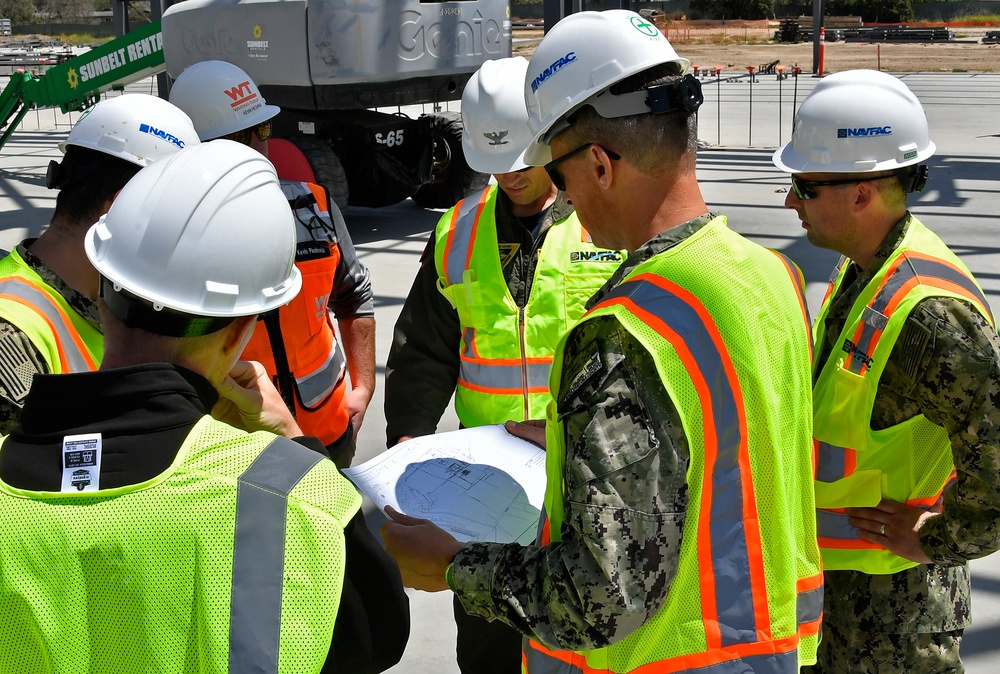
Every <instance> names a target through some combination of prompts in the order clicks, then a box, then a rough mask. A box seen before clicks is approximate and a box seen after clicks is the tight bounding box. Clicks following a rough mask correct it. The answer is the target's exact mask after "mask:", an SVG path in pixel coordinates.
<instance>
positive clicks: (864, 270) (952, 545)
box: [774, 70, 1000, 674]
mask: <svg viewBox="0 0 1000 674" xmlns="http://www.w3.org/2000/svg"><path fill="white" fill-rule="evenodd" d="M934 151H935V146H934V143H933V142H931V139H930V135H929V131H928V125H927V117H926V116H925V114H924V110H923V108H922V106H921V105H920V101H918V100H917V98H916V96H914V95H913V93H912V92H911V91H910V90H909V89H908V88H907V87H906V85H905V84H903V83H902V82H901V81H899V80H898V79H896V78H895V77H892V76H891V75H888V74H885V73H880V72H874V71H868V70H854V71H847V72H843V73H837V74H835V75H830V76H829V77H826V78H824V79H823V80H822V81H821V82H820V83H819V84H817V85H816V88H815V89H814V90H813V92H812V93H811V94H810V95H809V96H808V97H807V98H806V100H804V101H803V102H802V106H801V107H800V108H799V111H798V113H797V114H796V118H795V127H794V131H793V134H792V139H791V141H790V142H789V143H788V144H787V145H785V146H784V147H782V148H781V149H780V150H778V151H777V152H776V153H775V154H774V163H775V165H776V166H778V168H780V169H782V170H784V171H788V172H789V173H791V174H792V187H791V189H790V190H789V191H788V195H787V197H786V198H785V207H786V208H790V209H793V210H794V211H795V213H796V215H798V217H799V219H800V220H801V221H802V227H803V228H804V229H805V231H806V236H807V237H808V239H809V241H810V242H811V243H812V244H813V245H815V246H819V247H821V248H828V249H830V250H834V251H836V252H838V253H840V254H841V255H842V256H843V257H842V258H841V260H840V263H839V265H838V266H837V269H836V270H835V272H834V274H833V276H831V282H830V287H829V289H828V290H827V293H826V297H825V299H824V301H823V306H822V309H821V310H820V312H819V315H818V316H817V318H816V322H815V326H814V328H813V333H814V335H815V354H816V360H815V363H814V365H813V380H814V392H813V395H814V398H815V411H816V412H815V419H814V432H815V438H816V441H817V447H818V465H817V475H816V504H817V506H818V507H820V508H821V509H820V510H818V511H817V518H818V533H819V544H820V549H821V551H822V554H823V568H824V572H825V581H826V606H825V610H824V625H823V641H822V643H821V645H820V649H819V663H818V664H817V666H816V667H814V668H813V670H812V671H814V672H838V673H839V672H878V673H879V674H884V673H889V674H891V673H893V672H900V673H902V672H906V673H907V674H924V673H928V672H962V671H964V669H963V667H962V662H961V659H960V657H959V645H960V644H961V641H962V632H963V629H964V628H965V627H967V626H968V625H969V622H970V620H971V611H970V592H971V589H970V584H969V567H968V560H970V559H975V558H977V557H982V556H984V555H987V554H989V553H991V552H993V551H995V550H996V549H997V548H998V547H1000V497H998V496H997V494H998V487H1000V412H998V410H997V403H998V401H1000V366H998V363H1000V340H998V338H997V333H996V328H995V325H996V324H995V322H994V318H993V315H992V314H991V312H990V308H989V306H988V305H987V302H986V299H985V297H984V296H983V291H982V289H981V288H980V286H979V284H978V283H977V282H976V280H975V279H974V278H973V276H972V274H971V273H970V272H969V270H968V268H967V267H966V266H965V265H964V264H963V263H962V261H961V260H960V259H959V258H958V257H957V256H956V255H955V254H954V253H953V252H952V251H951V250H950V249H949V248H948V247H947V246H946V245H945V244H944V243H943V242H942V241H941V239H939V238H938V237H937V235H935V234H934V233H933V232H931V231H930V230H929V229H927V228H926V227H925V226H924V225H923V224H922V223H921V222H920V221H919V220H918V219H917V218H916V217H914V216H913V215H912V214H911V213H910V212H909V211H908V210H907V207H906V195H907V193H912V192H916V191H919V190H920V189H921V188H922V187H923V185H924V182H925V180H926V178H927V166H926V164H925V163H924V162H926V161H927V159H928V158H930V157H931V156H932V155H933V154H934Z"/></svg>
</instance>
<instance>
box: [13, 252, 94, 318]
mask: <svg viewBox="0 0 1000 674" xmlns="http://www.w3.org/2000/svg"><path fill="white" fill-rule="evenodd" d="M35 241H36V239H25V240H24V241H22V242H21V243H19V244H17V254H18V255H20V256H21V259H22V260H24V263H25V264H26V265H28V267H30V268H31V270H32V271H33V272H35V273H36V274H38V275H39V276H41V277H42V280H44V281H45V283H47V284H48V285H49V287H51V288H52V289H53V290H55V291H56V292H57V293H59V294H60V295H62V298H63V299H64V300H66V304H68V305H69V306H70V307H72V308H73V310H74V311H76V312H77V313H78V314H80V315H81V316H83V317H84V318H85V319H86V320H87V321H88V322H89V323H90V324H91V325H93V326H94V327H95V328H98V329H100V327H101V317H100V314H99V313H98V311H97V305H96V304H95V303H94V302H91V301H90V299H89V298H88V297H87V296H86V295H84V294H83V293H80V292H77V291H76V290H74V289H73V288H70V287H69V285H67V283H66V282H65V281H63V280H62V278H60V277H59V275H58V274H56V273H55V272H54V271H52V270H51V269H50V268H49V266H48V265H46V264H45V263H44V262H42V261H41V260H40V259H39V258H38V256H37V255H35V254H34V253H32V252H31V251H30V250H29V249H28V246H30V245H31V244H33V243H34V242H35Z"/></svg>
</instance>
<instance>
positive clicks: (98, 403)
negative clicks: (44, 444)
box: [11, 363, 219, 438]
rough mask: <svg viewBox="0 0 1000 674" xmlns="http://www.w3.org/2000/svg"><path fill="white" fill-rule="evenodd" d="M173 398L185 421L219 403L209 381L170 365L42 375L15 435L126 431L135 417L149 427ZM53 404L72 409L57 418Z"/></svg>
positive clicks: (61, 409)
mask: <svg viewBox="0 0 1000 674" xmlns="http://www.w3.org/2000/svg"><path fill="white" fill-rule="evenodd" d="M170 396H177V400H176V402H173V403H170V406H169V409H172V410H173V413H174V414H176V415H177V416H179V417H183V418H184V420H185V421H188V420H189V419H190V420H197V419H199V418H201V417H202V416H203V415H205V414H208V413H209V412H210V411H211V409H212V407H213V406H214V405H215V403H216V402H217V401H218V399H219V394H218V392H217V391H216V390H215V388H214V387H213V386H212V384H211V383H210V382H209V381H208V380H207V379H205V378H204V377H202V376H201V375H199V374H196V373H195V372H192V371H191V370H187V369H185V368H183V367H179V366H176V365H171V364H168V363H147V364H143V365H132V366H129V367H122V368H113V369H110V370H98V371H96V372H78V373H73V374H58V375H56V374H39V375H36V376H35V379H34V383H33V384H32V386H31V390H30V391H29V392H28V397H27V398H26V399H25V402H24V411H23V412H22V415H21V422H20V424H19V425H18V426H17V427H16V428H15V429H14V431H13V432H12V433H11V435H12V436H23V435H30V436H35V437H41V438H44V437H45V436H50V435H51V436H53V437H54V436H57V435H62V434H63V433H64V432H66V431H67V430H68V429H73V430H74V432H76V433H88V432H91V431H95V432H97V431H101V429H102V428H104V427H105V426H107V425H109V424H111V425H114V426H116V427H117V428H121V429H125V428H127V427H128V426H129V421H128V419H129V418H137V419H138V418H139V417H141V418H142V419H143V423H145V422H146V420H148V418H149V417H148V415H149V414H150V413H153V414H156V415H161V416H165V410H167V409H168V406H167V398H168V397H170ZM53 401H60V402H61V403H67V404H66V405H65V406H63V405H60V407H59V413H58V414H54V413H53V410H52V404H53ZM68 401H73V402H72V403H71V404H70V403H69V402H68Z"/></svg>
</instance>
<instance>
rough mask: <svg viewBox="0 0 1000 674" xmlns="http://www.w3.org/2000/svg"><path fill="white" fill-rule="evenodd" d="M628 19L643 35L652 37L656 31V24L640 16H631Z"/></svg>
mask: <svg viewBox="0 0 1000 674" xmlns="http://www.w3.org/2000/svg"><path fill="white" fill-rule="evenodd" d="M629 21H631V22H632V25H633V26H635V29H636V30H637V31H639V32H640V33H642V34H643V35H648V36H650V37H653V36H654V35H656V33H657V30H656V26H654V25H653V24H651V23H650V22H648V21H646V20H644V19H643V18H642V17H639V16H633V17H631V18H630V19H629Z"/></svg>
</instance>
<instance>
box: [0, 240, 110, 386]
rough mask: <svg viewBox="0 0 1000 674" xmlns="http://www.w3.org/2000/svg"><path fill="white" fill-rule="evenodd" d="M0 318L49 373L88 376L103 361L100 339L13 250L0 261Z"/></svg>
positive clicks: (95, 329) (102, 338)
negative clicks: (18, 333) (26, 341)
mask: <svg viewBox="0 0 1000 674" xmlns="http://www.w3.org/2000/svg"><path fill="white" fill-rule="evenodd" d="M0 318H3V319H4V320H5V321H7V322H8V323H10V324H11V325H14V326H16V327H17V328H18V329H19V330H21V332H23V333H24V334H25V335H27V337H28V339H29V340H31V343H32V344H33V345H34V346H35V348H36V349H37V350H38V352H39V353H40V354H41V356H42V358H44V359H45V364H46V366H48V369H49V372H50V373H52V374H62V373H66V372H92V371H94V370H96V369H97V368H98V366H99V365H100V364H101V359H102V358H103V357H104V336H103V335H102V334H101V332H100V331H99V330H98V329H97V328H95V327H94V326H93V324H91V323H90V322H89V321H87V320H86V319H85V318H84V317H83V316H81V315H80V314H78V313H77V312H76V311H74V310H73V309H72V308H71V307H70V306H69V304H67V302H66V300H65V299H63V296H62V295H60V294H59V293H58V292H56V291H55V290H53V289H52V287H51V286H49V285H48V283H46V282H45V280H44V279H43V278H42V277H41V276H39V275H38V274H37V273H36V272H35V271H34V270H33V269H32V268H31V267H29V266H28V265H27V263H25V261H24V260H23V259H22V258H21V256H20V255H19V254H18V252H17V250H13V251H11V252H10V254H8V255H7V256H6V257H4V258H3V259H2V260H0Z"/></svg>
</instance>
